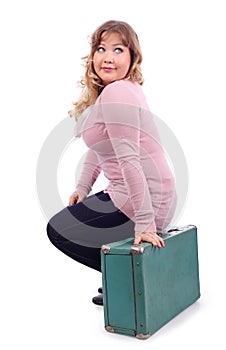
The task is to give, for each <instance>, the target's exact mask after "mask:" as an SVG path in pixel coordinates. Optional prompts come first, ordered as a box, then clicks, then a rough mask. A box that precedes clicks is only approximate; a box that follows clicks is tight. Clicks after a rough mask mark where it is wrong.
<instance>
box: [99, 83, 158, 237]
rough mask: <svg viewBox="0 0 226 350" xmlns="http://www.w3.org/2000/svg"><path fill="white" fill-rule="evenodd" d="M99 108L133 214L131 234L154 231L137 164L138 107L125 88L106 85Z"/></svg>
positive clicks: (142, 179)
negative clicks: (133, 232)
mask: <svg viewBox="0 0 226 350" xmlns="http://www.w3.org/2000/svg"><path fill="white" fill-rule="evenodd" d="M100 102H101V108H102V114H103V119H104V122H105V125H106V129H107V132H108V135H109V138H110V140H111V144H112V146H113V149H114V152H115V155H116V157H117V160H118V163H119V166H120V169H121V172H122V176H123V180H124V183H125V184H126V187H127V191H128V195H129V199H130V202H131V204H132V207H133V212H134V219H133V220H134V222H135V232H144V231H146V232H147V231H149V232H150V231H151V232H156V226H155V221H154V211H153V208H152V200H151V196H150V192H149V188H148V184H147V181H146V177H145V174H144V171H143V169H142V166H141V163H140V114H139V111H140V107H139V101H137V100H136V96H135V95H134V96H133V93H131V91H130V90H128V88H127V86H123V84H122V85H121V84H114V83H113V84H110V85H108V86H107V87H105V89H104V90H103V92H102V96H101V101H100Z"/></svg>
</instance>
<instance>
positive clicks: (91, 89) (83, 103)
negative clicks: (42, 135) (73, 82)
mask: <svg viewBox="0 0 226 350" xmlns="http://www.w3.org/2000/svg"><path fill="white" fill-rule="evenodd" d="M106 32H108V33H118V34H120V35H121V38H122V42H123V45H125V46H126V47H128V48H129V50H130V55H131V64H130V68H129V70H128V73H127V75H126V77H125V78H124V79H127V80H131V81H133V82H137V83H139V84H140V85H142V84H143V76H142V72H141V67H140V65H141V62H142V59H143V57H142V53H141V48H140V44H139V40H138V36H137V34H136V32H135V31H134V30H133V28H132V27H131V26H130V25H129V24H128V23H126V22H122V21H113V20H112V21H107V22H105V23H103V24H102V25H101V26H99V27H98V28H97V29H96V30H95V32H94V33H93V34H92V36H91V41H90V46H91V51H90V54H89V55H87V56H85V57H83V58H82V59H83V61H84V66H85V76H84V77H83V78H82V79H81V81H80V82H79V83H80V86H81V87H82V93H81V95H80V98H79V99H78V101H77V102H75V103H73V105H74V108H73V110H71V111H69V115H70V116H71V117H72V116H75V118H76V119H77V118H78V117H79V116H80V115H81V113H82V112H83V111H84V110H85V109H86V108H87V107H89V106H91V105H93V104H94V103H95V101H96V99H97V97H98V96H99V94H100V93H101V91H102V89H103V88H104V86H103V84H102V81H101V79H100V78H99V76H98V75H97V74H96V72H95V70H94V66H93V55H94V53H95V52H96V50H97V48H98V46H99V45H100V42H101V38H102V35H103V34H104V33H106Z"/></svg>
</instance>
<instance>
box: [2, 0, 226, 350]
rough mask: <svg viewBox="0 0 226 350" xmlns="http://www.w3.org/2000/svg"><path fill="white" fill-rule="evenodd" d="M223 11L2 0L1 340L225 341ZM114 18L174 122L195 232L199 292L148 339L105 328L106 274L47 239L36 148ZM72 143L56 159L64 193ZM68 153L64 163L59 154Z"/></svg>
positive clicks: (56, 343) (18, 344) (202, 5)
mask: <svg viewBox="0 0 226 350" xmlns="http://www.w3.org/2000/svg"><path fill="white" fill-rule="evenodd" d="M225 16H226V13H225V8H224V1H223V0H222V1H219V0H215V1H209V0H207V1H201V0H196V1H195V0H189V1H179V0H178V1H176V0H172V1H167V0H165V1H163V0H159V1H154V0H153V1H152V0H151V1H144V0H140V1H138V2H131V1H121V0H120V1H118V0H114V1H113V2H106V1H102V0H101V1H98V0H97V1H89V0H87V1H82V2H81V3H78V2H76V1H75V0H73V1H71V0H63V1H58V0H55V1H51V0H45V1H44V0H39V1H32V0H30V1H28V0H27V1H26V0H21V1H15V0H7V1H6V0H5V1H2V2H1V5H0V35H1V41H0V49H1V54H0V59H1V65H0V84H1V95H0V96H1V103H0V113H1V114H0V115H1V138H0V141H1V192H0V195H1V245H0V259H1V262H0V263H1V265H0V266H1V289H0V291H1V297H0V302H1V305H0V317H1V336H0V344H1V348H2V349H4V350H8V349H24V350H25V349H26V350H27V349H33V350H35V349H55V350H57V349H65V350H70V349H75V348H77V347H78V346H82V347H85V348H86V347H87V348H88V346H93V347H95V348H98V349H106V348H110V349H115V348H117V347H118V348H120V347H123V348H124V349H127V348H128V349H135V348H137V346H140V347H146V348H147V347H148V348H149V347H151V348H152V349H158V350H159V349H165V348H166V347H170V348H171V347H172V348H174V349H175V350H176V349H181V348H183V349H184V350H185V349H191V347H193V348H198V347H199V346H205V345H208V346H214V348H217V349H223V348H224V347H225V336H224V329H225V326H224V322H223V321H222V319H224V316H225V311H226V310H225V306H226V303H225V294H226V288H225V285H226V284H225V234H226V231H225V216H226V215H225V178H226V172H225V166H224V163H225V146H226V145H225V126H223V125H224V124H223V123H224V119H225V117H226V104H225V92H226V91H225V90H226V89H225V88H226V83H225V81H226V68H225V66H226V65H225V62H226V53H225V32H226V22H225ZM109 19H119V20H125V21H127V22H128V23H130V24H131V25H132V26H133V27H134V29H135V30H136V31H137V33H138V35H139V38H140V42H141V46H142V49H143V55H144V62H143V73H144V77H145V81H146V82H145V85H144V89H145V92H146V95H147V96H148V100H149V104H150V106H151V110H152V111H153V112H154V113H155V114H156V115H158V116H159V117H160V118H162V119H163V120H164V121H165V122H166V123H167V124H168V125H169V127H170V128H171V129H172V130H173V131H174V133H175V135H176V136H177V138H178V140H179V142H180V144H181V146H182V148H183V150H184V153H185V156H186V159H187V162H188V167H189V181H190V188H189V195H188V199H187V204H186V208H185V210H184V211H183V213H182V215H181V217H180V220H179V222H178V224H181V225H183V224H195V225H196V226H197V227H198V232H199V259H200V282H201V293H202V296H201V299H200V300H199V301H198V302H197V303H195V304H194V305H193V306H192V307H190V308H189V309H188V310H186V311H184V312H183V313H182V314H180V315H179V316H178V317H176V318H175V319H174V320H172V321H171V322H170V323H169V324H168V325H166V326H165V327H163V328H162V329H161V330H159V331H158V332H157V333H156V334H155V335H153V337H152V338H150V339H149V340H146V341H144V342H141V341H138V340H136V339H134V338H129V337H126V336H120V335H112V334H109V333H107V332H106V331H105V330H104V324H103V309H102V308H98V307H95V306H94V305H93V304H92V303H91V299H92V297H93V295H95V294H96V291H97V288H98V287H99V286H100V285H101V274H100V273H98V272H96V271H93V270H90V269H88V268H86V267H83V266H82V265H80V264H78V263H76V262H74V261H73V260H72V259H69V258H68V257H66V256H65V255H63V254H62V253H60V252H59V251H58V250H57V249H55V247H53V246H52V245H51V243H50V242H49V241H48V239H47V237H46V233H45V229H46V219H45V217H44V215H43V213H42V210H41V208H40V206H39V202H38V196H37V193H36V179H35V178H36V166H37V159H38V155H39V152H40V149H41V147H42V145H43V143H44V141H45V139H46V138H47V137H48V135H49V133H50V132H51V130H52V129H53V128H54V127H55V126H56V125H57V124H58V123H59V122H60V121H61V120H62V119H64V118H65V117H67V111H68V110H69V109H70V108H71V103H72V101H74V99H75V98H76V96H77V94H78V89H77V87H76V81H77V80H78V79H79V78H80V76H81V75H82V72H83V70H82V67H81V60H80V57H82V56H84V55H86V54H87V53H88V50H89V46H88V40H87V37H88V36H89V35H90V34H91V33H92V32H93V31H94V30H95V29H96V27H97V26H98V25H100V24H102V23H103V22H105V21H106V20H109ZM74 150H75V152H71V151H69V150H68V152H65V159H67V161H66V160H63V159H62V163H61V166H59V191H60V193H61V195H62V200H63V201H64V203H65V205H66V204H67V200H68V197H69V195H70V194H71V191H72V190H73V186H74V171H75V166H76V159H78V156H79V153H80V151H79V149H76V148H74ZM69 154H70V156H71V160H70V161H69V162H68V159H69V158H70V157H69ZM76 157H77V158H76ZM68 163H70V164H71V169H72V172H71V174H69V171H68V169H64V167H63V166H62V164H67V166H68ZM69 168H70V167H69ZM46 171H48V169H46ZM46 190H47V191H48V189H46ZM80 341H81V342H82V344H80V345H78V342H80Z"/></svg>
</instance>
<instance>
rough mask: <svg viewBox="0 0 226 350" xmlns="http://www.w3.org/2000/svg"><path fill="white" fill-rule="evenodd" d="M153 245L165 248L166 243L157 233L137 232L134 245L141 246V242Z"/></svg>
mask: <svg viewBox="0 0 226 350" xmlns="http://www.w3.org/2000/svg"><path fill="white" fill-rule="evenodd" d="M142 241H143V242H148V243H152V244H153V245H154V246H155V247H158V248H164V247H165V243H164V241H163V239H162V238H161V237H159V236H158V235H157V234H156V233H155V232H135V239H134V244H140V243H141V242H142Z"/></svg>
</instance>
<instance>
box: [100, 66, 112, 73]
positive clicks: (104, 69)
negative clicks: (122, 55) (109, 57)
mask: <svg viewBox="0 0 226 350" xmlns="http://www.w3.org/2000/svg"><path fill="white" fill-rule="evenodd" d="M101 70H102V71H104V72H106V73H111V72H112V71H114V70H115V68H112V67H101Z"/></svg>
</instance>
